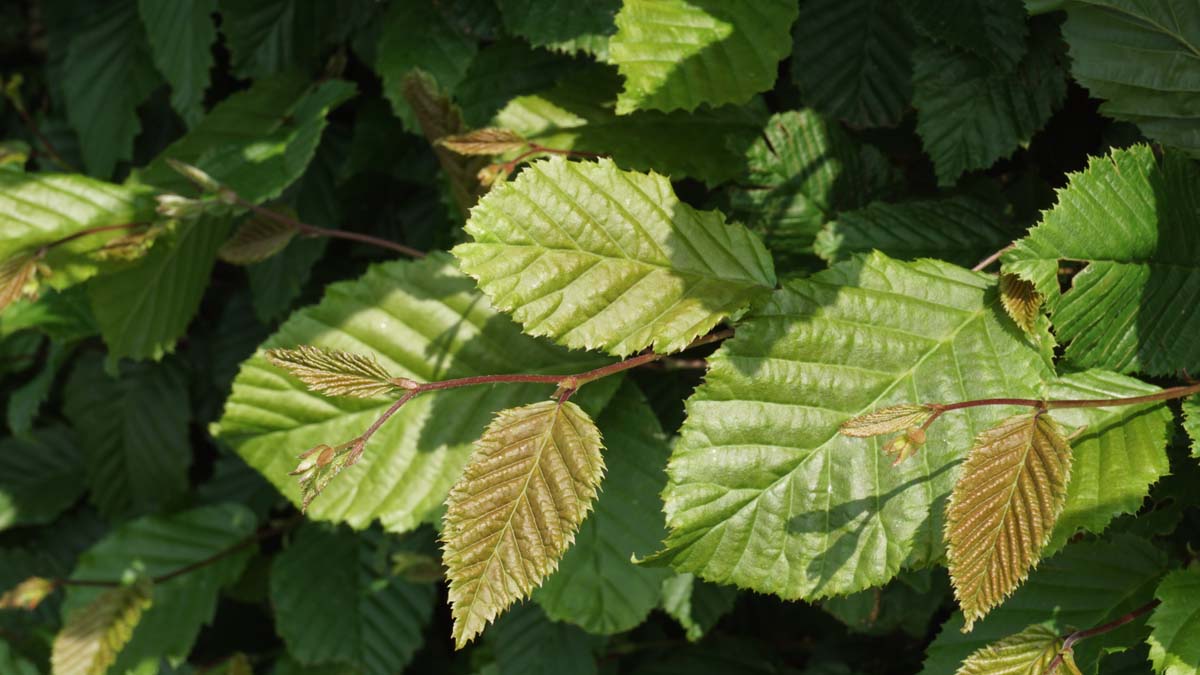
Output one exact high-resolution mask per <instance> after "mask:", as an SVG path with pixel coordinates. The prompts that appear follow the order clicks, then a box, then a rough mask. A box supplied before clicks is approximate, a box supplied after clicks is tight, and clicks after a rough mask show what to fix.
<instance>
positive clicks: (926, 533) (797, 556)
mask: <svg viewBox="0 0 1200 675" xmlns="http://www.w3.org/2000/svg"><path fill="white" fill-rule="evenodd" d="M994 283H995V282H994V278H990V277H988V276H987V275H981V274H975V273H971V272H967V271H966V270H963V269H961V268H958V267H955V266H953V265H950V264H948V263H943V262H940V261H931V260H923V261H918V262H913V263H902V262H897V261H893V260H891V259H889V258H887V257H885V256H884V255H882V254H879V253H876V254H873V255H871V256H869V257H866V258H860V259H855V260H852V261H850V262H846V263H839V264H838V265H835V266H834V267H832V268H831V269H829V270H827V271H825V272H821V273H819V274H816V275H814V276H812V277H811V278H809V279H805V280H795V281H791V282H788V283H787V284H785V285H784V287H783V288H782V289H781V290H779V291H776V292H775V294H774V295H773V296H772V297H771V299H770V301H768V302H766V303H764V304H762V305H761V306H759V307H757V308H756V309H755V310H753V311H752V312H751V313H750V315H749V316H747V317H746V318H745V319H743V320H742V322H741V323H740V324H739V325H738V329H737V335H736V336H735V337H734V338H733V339H732V340H727V341H726V342H725V343H723V344H722V345H721V348H720V349H719V350H717V352H716V354H715V355H713V356H712V357H710V358H709V361H708V363H709V370H708V375H707V377H706V379H705V383H704V385H703V386H701V387H700V388H699V389H697V390H696V393H695V394H693V395H692V397H691V398H690V399H689V400H688V403H687V409H688V418H687V421H686V422H685V423H684V425H683V428H682V429H681V431H680V434H681V437H680V440H679V442H678V443H677V444H676V446H675V449H674V452H673V454H672V457H671V463H670V464H669V465H668V469H667V474H668V476H669V477H670V480H669V482H668V484H667V489H666V491H665V492H664V501H665V503H666V507H665V508H666V513H667V524H668V527H669V528H670V530H671V533H670V535H669V536H668V537H667V540H666V543H665V548H666V550H665V551H664V552H662V553H660V554H657V556H656V557H657V559H658V560H660V561H662V562H665V563H669V564H670V565H671V566H672V567H674V568H675V569H676V570H678V571H685V572H694V573H696V574H697V575H698V576H700V577H702V578H705V579H708V580H709V581H713V582H717V583H733V584H737V585H738V586H739V587H744V588H752V589H754V590H757V591H760V592H763V593H774V594H777V595H780V596H782V597H784V598H788V599H793V598H805V599H813V598H819V597H826V596H830V595H837V594H846V593H852V592H855V591H859V590H862V589H864V588H867V587H869V586H875V585H880V584H883V583H885V582H886V581H888V580H889V579H891V578H892V577H894V576H895V575H896V573H897V572H898V571H899V570H900V568H901V567H909V568H919V567H921V566H926V565H928V564H930V563H932V562H934V561H936V560H938V559H939V558H941V556H942V552H943V546H942V537H941V532H942V529H943V525H944V514H943V512H942V510H943V504H944V500H945V498H946V497H947V495H948V494H949V492H950V489H951V486H952V485H953V483H954V478H955V466H956V465H957V464H958V463H959V461H960V460H961V459H962V457H963V456H964V454H965V452H966V449H967V444H968V442H969V441H968V440H967V439H970V438H971V437H973V436H974V435H975V434H977V433H978V432H980V431H982V430H983V429H986V428H987V427H989V426H991V425H992V424H994V423H995V422H996V421H998V420H999V419H1002V418H1003V417H1005V416H1006V415H1007V414H1011V413H1010V411H1009V410H1006V409H1004V408H1002V407H994V406H988V407H980V408H973V409H970V410H966V411H958V412H956V413H955V414H953V415H946V416H945V417H943V418H942V419H940V420H938V423H937V426H936V427H934V428H933V429H931V430H930V433H929V439H928V443H927V444H926V446H925V448H924V449H923V450H921V451H920V453H919V454H917V456H916V458H915V459H913V460H910V461H908V462H905V463H902V464H900V465H899V466H897V467H889V466H887V462H886V459H885V458H884V457H883V453H882V452H881V448H880V445H881V443H880V441H879V440H878V439H856V438H849V437H846V436H843V435H842V434H840V433H838V428H839V426H840V425H841V424H842V423H843V422H844V421H846V420H847V419H849V418H851V417H854V416H857V415H861V414H864V413H867V412H870V411H872V410H877V409H879V408H885V407H887V406H890V405H896V404H901V403H911V402H913V401H923V402H950V401H958V400H964V399H975V398H987V397H994V396H1029V397H1034V396H1036V395H1037V394H1038V392H1039V387H1038V383H1039V382H1040V381H1041V380H1043V379H1046V378H1048V377H1049V376H1050V374H1051V372H1052V371H1051V369H1050V364H1049V359H1048V357H1047V356H1046V355H1044V354H1041V353H1039V349H1038V347H1036V346H1035V345H1034V344H1032V342H1030V341H1029V340H1027V339H1026V338H1025V337H1024V335H1022V334H1021V333H1020V332H1019V331H1016V330H1014V329H1013V328H1012V327H1011V324H1008V323H1007V322H1008V319H1007V318H1006V317H1003V316H1002V315H1000V314H999V313H998V312H999V308H998V307H997V298H996V292H995V288H994ZM1044 337H1045V338H1046V339H1047V340H1048V336H1044ZM966 363H969V364H971V367H970V369H969V370H967V369H965V368H963V366H962V364H966ZM960 413H961V414H960ZM713 457H720V458H721V461H719V462H714V461H712V458H713Z"/></svg>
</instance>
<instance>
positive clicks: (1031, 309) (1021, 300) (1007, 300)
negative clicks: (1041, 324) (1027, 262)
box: [1000, 274, 1042, 333]
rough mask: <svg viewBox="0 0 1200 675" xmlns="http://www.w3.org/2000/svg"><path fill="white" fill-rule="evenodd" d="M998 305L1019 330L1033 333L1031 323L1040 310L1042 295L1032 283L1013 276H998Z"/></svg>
mask: <svg viewBox="0 0 1200 675" xmlns="http://www.w3.org/2000/svg"><path fill="white" fill-rule="evenodd" d="M1000 304H1002V305H1004V311H1006V312H1008V315H1009V316H1011V317H1012V320H1013V321H1015V322H1016V324H1017V325H1018V326H1020V327H1021V330H1023V331H1025V332H1026V333H1033V322H1034V321H1036V320H1037V317H1038V313H1039V312H1040V311H1041V309H1042V294H1041V293H1038V292H1037V289H1036V288H1034V285H1033V282H1032V281H1027V280H1025V279H1022V278H1021V277H1019V276H1017V275H1015V274H1001V275H1000Z"/></svg>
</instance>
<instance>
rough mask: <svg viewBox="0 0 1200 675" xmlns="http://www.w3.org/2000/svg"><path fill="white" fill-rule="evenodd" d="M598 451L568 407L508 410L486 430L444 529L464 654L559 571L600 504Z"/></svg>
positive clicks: (589, 427)
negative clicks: (491, 624) (597, 502)
mask: <svg viewBox="0 0 1200 675" xmlns="http://www.w3.org/2000/svg"><path fill="white" fill-rule="evenodd" d="M600 450H601V446H600V432H599V430H597V429H596V425H595V424H594V423H593V422H592V420H591V418H589V417H588V416H587V413H585V412H583V410H581V409H580V408H579V406H577V405H575V404H574V403H571V402H569V401H568V402H566V403H562V404H559V403H557V402H555V401H543V402H541V403H532V404H530V405H527V406H523V407H520V408H512V409H510V410H504V411H502V412H500V413H499V414H498V415H497V416H496V419H495V420H493V421H492V423H491V425H490V426H488V428H487V430H486V431H484V432H483V437H482V438H480V439H479V441H478V442H477V443H476V445H475V452H474V454H473V455H472V456H471V460H470V463H468V464H467V468H466V470H465V471H464V472H463V476H462V478H461V479H459V481H458V483H457V484H456V485H455V486H454V488H453V489H451V490H450V496H449V497H448V498H447V499H446V507H447V508H446V518H445V521H444V526H443V530H442V542H443V562H444V564H445V565H446V568H447V572H446V577H447V578H448V579H449V580H450V604H451V606H452V609H451V614H452V615H453V617H454V641H455V644H456V645H457V646H458V647H459V648H462V647H463V646H464V645H466V644H467V643H468V642H470V641H471V639H472V638H474V637H475V636H476V635H478V634H479V632H480V631H482V630H483V629H484V627H485V626H487V624H488V622H490V621H492V620H493V619H495V618H496V616H497V615H499V614H500V612H501V611H503V610H504V609H505V608H507V607H508V606H509V605H511V604H512V603H513V602H515V601H516V600H519V599H520V598H523V597H525V596H527V595H529V593H530V591H532V590H533V589H534V587H536V586H537V585H538V584H540V583H541V582H542V580H543V579H545V578H546V576H547V575H549V574H550V573H551V572H553V571H554V570H555V569H557V568H558V561H559V559H560V558H562V556H563V554H564V553H566V551H567V548H568V547H570V545H571V543H572V542H573V541H574V540H575V532H576V531H577V530H578V529H579V525H580V523H582V522H583V519H584V517H585V516H586V515H587V513H588V511H589V510H591V508H592V503H593V502H594V501H595V499H596V488H597V486H598V485H599V483H600V478H601V476H602V475H603V474H604V459H603V457H601V456H600Z"/></svg>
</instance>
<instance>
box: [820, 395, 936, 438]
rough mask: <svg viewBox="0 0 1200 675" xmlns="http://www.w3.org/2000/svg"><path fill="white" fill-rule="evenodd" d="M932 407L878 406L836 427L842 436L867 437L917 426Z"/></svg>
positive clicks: (915, 405) (930, 413)
mask: <svg viewBox="0 0 1200 675" xmlns="http://www.w3.org/2000/svg"><path fill="white" fill-rule="evenodd" d="M933 412H934V410H933V408H931V407H930V406H927V405H918V404H914V403H904V404H901V405H894V406H890V407H887V408H880V409H879V410H875V411H872V412H869V413H866V414H863V415H858V416H857V417H851V418H850V419H848V420H846V421H845V422H842V426H841V427H839V428H838V430H839V431H841V432H842V435H843V436H852V437H855V438H867V437H870V436H881V435H883V434H892V433H896V432H897V431H904V430H905V429H908V428H910V427H919V426H920V425H922V424H924V423H925V422H926V421H927V420H928V419H929V418H930V416H932V415H933Z"/></svg>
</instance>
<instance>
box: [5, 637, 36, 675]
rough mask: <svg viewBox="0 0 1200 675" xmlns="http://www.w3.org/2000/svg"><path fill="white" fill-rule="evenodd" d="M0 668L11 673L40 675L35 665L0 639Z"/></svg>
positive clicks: (16, 674)
mask: <svg viewBox="0 0 1200 675" xmlns="http://www.w3.org/2000/svg"><path fill="white" fill-rule="evenodd" d="M0 669H2V670H3V672H5V673H12V675H41V673H40V671H39V670H38V669H37V667H36V666H34V665H33V664H32V663H30V662H29V661H26V660H25V659H23V658H21V656H20V654H18V653H17V652H16V651H14V650H13V649H12V648H11V647H10V646H9V645H8V642H6V641H4V640H0Z"/></svg>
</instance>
